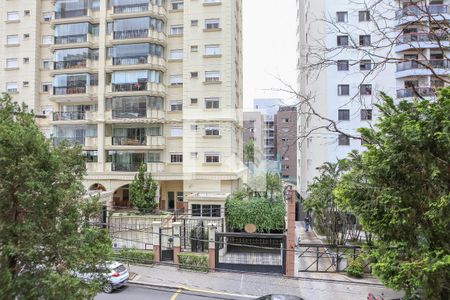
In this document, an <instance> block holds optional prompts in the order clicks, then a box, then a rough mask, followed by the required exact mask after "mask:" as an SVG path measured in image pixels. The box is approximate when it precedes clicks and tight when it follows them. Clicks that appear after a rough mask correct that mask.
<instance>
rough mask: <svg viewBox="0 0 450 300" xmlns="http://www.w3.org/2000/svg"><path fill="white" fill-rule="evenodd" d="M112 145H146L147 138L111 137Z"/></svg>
mask: <svg viewBox="0 0 450 300" xmlns="http://www.w3.org/2000/svg"><path fill="white" fill-rule="evenodd" d="M112 144H113V145H114V146H125V145H127V146H133V145H134V146H142V145H146V144H147V138H146V137H145V136H142V137H123V136H119V137H117V136H113V137H112Z"/></svg>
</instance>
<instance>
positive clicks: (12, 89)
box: [6, 82, 18, 93]
mask: <svg viewBox="0 0 450 300" xmlns="http://www.w3.org/2000/svg"><path fill="white" fill-rule="evenodd" d="M17 87H18V86H17V82H7V83H6V92H8V93H17Z"/></svg>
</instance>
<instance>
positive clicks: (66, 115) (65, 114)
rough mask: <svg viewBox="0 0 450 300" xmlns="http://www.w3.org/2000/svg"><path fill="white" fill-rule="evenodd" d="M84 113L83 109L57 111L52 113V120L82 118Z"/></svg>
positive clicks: (84, 115) (84, 116)
mask: <svg viewBox="0 0 450 300" xmlns="http://www.w3.org/2000/svg"><path fill="white" fill-rule="evenodd" d="M85 118H86V113H85V112H83V111H57V112H54V113H53V121H76V120H84V119H85Z"/></svg>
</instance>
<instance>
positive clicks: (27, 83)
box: [22, 81, 30, 87]
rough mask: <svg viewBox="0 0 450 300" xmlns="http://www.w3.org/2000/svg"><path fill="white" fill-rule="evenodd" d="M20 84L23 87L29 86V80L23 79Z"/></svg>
mask: <svg viewBox="0 0 450 300" xmlns="http://www.w3.org/2000/svg"><path fill="white" fill-rule="evenodd" d="M22 86H23V87H29V86H30V82H29V81H23V82H22Z"/></svg>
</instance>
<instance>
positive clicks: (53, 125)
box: [0, 0, 244, 217]
mask: <svg viewBox="0 0 450 300" xmlns="http://www.w3.org/2000/svg"><path fill="white" fill-rule="evenodd" d="M0 11H1V14H0V40H1V41H2V43H0V61H1V68H0V91H2V92H3V91H5V92H8V93H10V94H11V95H12V96H13V98H14V100H16V101H20V102H26V103H27V104H28V105H29V106H30V107H31V108H32V109H34V111H35V112H37V113H39V114H42V115H44V116H46V118H39V119H38V120H37V122H38V123H39V126H40V127H41V128H42V131H43V132H44V133H45V134H46V135H47V136H48V137H51V138H52V139H53V141H54V143H55V144H58V143H61V142H62V141H67V142H69V143H73V144H81V145H82V147H83V154H84V156H85V158H86V167H87V175H86V176H85V178H84V185H85V187H86V190H102V191H104V192H105V193H106V194H108V195H109V196H108V198H109V201H108V205H109V206H110V207H112V206H116V207H120V206H127V205H129V191H128V184H129V183H130V182H131V181H132V180H133V178H134V176H135V174H136V171H137V170H138V168H139V166H140V165H144V166H146V168H147V171H148V172H151V174H152V176H153V177H154V179H156V180H157V182H158V184H159V191H158V195H159V198H160V208H162V209H169V210H171V209H190V210H192V211H193V214H194V212H195V214H196V215H198V216H204V217H211V216H217V215H216V214H217V213H216V212H218V211H220V210H218V209H217V208H218V207H219V206H223V205H224V201H225V199H226V197H227V195H228V194H229V193H231V192H232V191H234V190H235V189H236V188H238V187H239V186H240V184H241V181H242V176H243V174H244V167H243V164H242V146H243V143H242V122H243V117H242V4H241V0H195V1H190V0H186V1H183V0H109V1H108V0H38V1H25V0H8V1H0Z"/></svg>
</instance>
